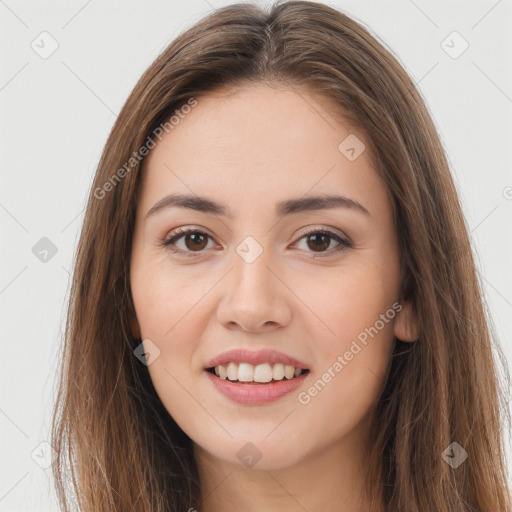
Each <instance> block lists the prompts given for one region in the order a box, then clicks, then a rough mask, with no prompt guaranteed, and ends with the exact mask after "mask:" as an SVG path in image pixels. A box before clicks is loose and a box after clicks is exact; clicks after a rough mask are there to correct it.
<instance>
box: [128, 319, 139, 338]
mask: <svg viewBox="0 0 512 512" xmlns="http://www.w3.org/2000/svg"><path fill="white" fill-rule="evenodd" d="M130 328H131V331H132V336H133V337H134V338H135V339H136V340H138V339H140V338H141V336H140V326H139V322H138V321H137V318H136V317H135V315H134V314H131V315H130Z"/></svg>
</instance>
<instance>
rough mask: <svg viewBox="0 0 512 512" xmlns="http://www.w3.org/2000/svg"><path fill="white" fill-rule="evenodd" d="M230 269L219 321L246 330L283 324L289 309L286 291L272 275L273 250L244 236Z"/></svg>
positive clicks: (220, 306)
mask: <svg viewBox="0 0 512 512" xmlns="http://www.w3.org/2000/svg"><path fill="white" fill-rule="evenodd" d="M232 266H233V269H232V271H231V272H230V277H229V279H228V280H227V281H226V286H227V290H225V293H224V294H223V298H222V300H221V303H220V305H219V310H218V316H219V321H220V322H221V323H224V324H230V323H237V324H239V325H240V326H241V327H242V328H244V329H245V330H258V329H259V328H261V327H263V326H265V325H267V324H272V325H275V324H283V323H285V322H286V321H287V320H288V317H289V308H288V305H287V300H286V297H285V293H284V291H285V289H284V287H283V285H282V284H281V283H280V281H279V279H277V278H276V276H275V275H274V272H276V270H275V267H276V264H275V262H273V259H272V250H271V249H270V248H265V247H263V244H262V243H259V242H258V241H257V240H255V239H254V238H253V237H246V239H244V240H243V241H242V242H241V243H240V244H239V245H238V246H237V247H236V248H235V252H234V254H233V260H232ZM271 269H272V270H271Z"/></svg>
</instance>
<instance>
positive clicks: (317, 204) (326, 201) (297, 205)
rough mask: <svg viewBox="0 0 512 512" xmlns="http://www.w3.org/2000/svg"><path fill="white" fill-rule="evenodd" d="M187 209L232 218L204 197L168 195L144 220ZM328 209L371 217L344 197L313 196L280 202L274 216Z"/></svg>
mask: <svg viewBox="0 0 512 512" xmlns="http://www.w3.org/2000/svg"><path fill="white" fill-rule="evenodd" d="M171 207H179V208H188V209H191V210H195V211H198V212H203V213H213V214H215V215H221V216H224V217H228V218H232V215H231V213H230V212H229V209H228V208H227V207H226V206H224V205H222V204H219V203H217V202H215V201H212V200H211V199H208V198H206V197H200V196H195V195H188V194H170V195H168V196H166V197H164V198H162V199H160V201H158V202H157V203H156V204H155V205H154V206H153V207H152V208H151V209H150V210H149V211H148V213H147V214H146V218H148V217H150V216H151V215H154V214H156V213H157V212H160V211H162V210H164V209H166V208H171ZM330 208H348V209H351V210H354V211H358V212H360V213H363V214H365V215H368V216H369V217H371V215H370V212H369V211H368V210H367V209H366V208H365V207H364V206H363V205H362V204H361V203H358V202H357V201H355V200H354V199H350V198H348V197H344V196H332V195H323V196H314V197H306V198H300V199H289V200H287V201H281V202H279V203H277V205H276V215H281V216H284V215H288V214H292V213H300V212H306V211H315V210H325V209H330Z"/></svg>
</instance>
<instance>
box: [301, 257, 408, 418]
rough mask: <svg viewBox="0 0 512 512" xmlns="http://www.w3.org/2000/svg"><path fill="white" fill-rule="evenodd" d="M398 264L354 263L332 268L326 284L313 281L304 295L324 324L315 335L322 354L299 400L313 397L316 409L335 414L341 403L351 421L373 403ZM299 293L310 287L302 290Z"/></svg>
mask: <svg viewBox="0 0 512 512" xmlns="http://www.w3.org/2000/svg"><path fill="white" fill-rule="evenodd" d="M396 270H397V269H395V268H391V267H389V268H388V269H387V272H386V271H383V270H382V268H381V267H380V266H379V265H354V266H351V268H350V272H348V271H346V272H345V271H344V270H343V269H341V270H340V271H339V272H333V273H332V276H331V279H329V281H324V283H328V284H324V285H319V284H316V285H314V284H313V283H309V287H308V290H309V293H308V295H304V296H307V297H308V301H307V302H308V306H309V307H310V308H311V310H312V311H313V312H314V313H315V316H316V317H318V318H320V319H321V321H322V326H323V327H322V328H321V329H320V330H319V329H317V330H316V332H317V335H314V336H313V339H314V346H315V351H316V353H317V354H318V356H317V357H316V361H317V364H316V370H317V371H316V372H315V373H316V375H315V382H313V383H312V384H313V385H312V387H310V389H309V391H308V390H306V395H304V396H303V400H299V401H300V403H302V404H306V402H307V403H311V404H313V403H314V404H315V405H313V407H314V408H315V409H317V408H318V409H317V410H319V411H320V410H322V411H323V413H324V414H328V415H330V414H333V415H334V416H335V415H336V412H329V411H333V410H332V409H330V408H332V406H333V405H334V406H335V407H336V408H342V409H343V411H344V413H345V414H344V418H345V419H346V420H347V422H348V423H347V425H348V424H349V423H352V422H353V421H357V418H362V416H363V415H364V413H365V412H367V410H368V408H370V407H371V406H372V405H373V404H374V403H375V401H376V400H377V398H378V396H379V395H380V392H381V390H382V386H383V385H384V379H385V376H386V372H387V369H388V366H389V362H390V356H391V350H392V347H393V341H394V337H393V324H394V319H395V317H396V314H397V312H398V309H399V306H398V304H397V303H396V302H395V298H396V296H397V291H398V273H397V272H396ZM303 283H304V282H303ZM301 293H302V294H305V293H306V289H305V288H304V289H303V290H302V291H300V290H299V291H298V294H299V295H300V294H301ZM301 296H302V295H301ZM313 332H314V331H313ZM312 377H313V376H312ZM315 383H316V384H315ZM335 410H338V411H339V410H340V409H335Z"/></svg>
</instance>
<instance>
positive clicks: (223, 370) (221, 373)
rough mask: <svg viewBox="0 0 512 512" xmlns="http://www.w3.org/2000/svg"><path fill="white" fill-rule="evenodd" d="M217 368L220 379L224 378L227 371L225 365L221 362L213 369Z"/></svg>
mask: <svg viewBox="0 0 512 512" xmlns="http://www.w3.org/2000/svg"><path fill="white" fill-rule="evenodd" d="M217 368H218V369H219V377H220V378H221V379H226V378H227V376H228V371H227V370H226V367H225V366H222V365H221V364H220V365H219V366H216V367H215V369H216V370H217Z"/></svg>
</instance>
